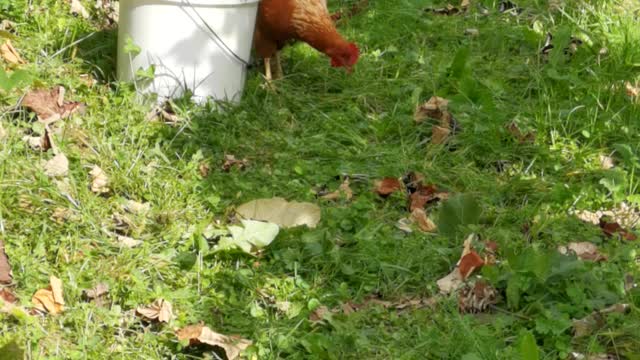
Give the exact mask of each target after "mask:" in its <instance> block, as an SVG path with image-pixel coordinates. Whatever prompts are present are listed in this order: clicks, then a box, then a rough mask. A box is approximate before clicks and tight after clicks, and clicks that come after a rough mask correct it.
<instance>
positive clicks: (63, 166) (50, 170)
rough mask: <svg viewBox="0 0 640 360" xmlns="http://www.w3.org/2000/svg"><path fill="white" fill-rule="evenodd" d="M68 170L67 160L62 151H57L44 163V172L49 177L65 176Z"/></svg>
mask: <svg viewBox="0 0 640 360" xmlns="http://www.w3.org/2000/svg"><path fill="white" fill-rule="evenodd" d="M68 172H69V160H68V159H67V157H66V156H65V155H64V154H63V153H59V154H58V155H56V156H54V157H53V158H51V160H49V161H47V162H46V163H45V164H44V173H45V174H46V175H47V176H49V177H62V176H66V175H67V173H68Z"/></svg>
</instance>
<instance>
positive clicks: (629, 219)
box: [571, 202, 640, 229]
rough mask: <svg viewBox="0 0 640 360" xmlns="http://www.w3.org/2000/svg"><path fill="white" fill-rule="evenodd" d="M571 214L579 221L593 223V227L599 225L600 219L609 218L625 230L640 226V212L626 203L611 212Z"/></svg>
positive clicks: (581, 211)
mask: <svg viewBox="0 0 640 360" xmlns="http://www.w3.org/2000/svg"><path fill="white" fill-rule="evenodd" d="M571 213H572V214H573V215H575V216H576V217H577V218H578V219H580V220H582V221H584V222H587V223H591V224H593V225H599V224H600V219H602V218H603V217H608V218H609V219H610V220H611V222H616V223H618V224H619V225H620V226H622V227H623V228H630V229H631V228H635V227H636V226H637V225H638V224H640V211H638V210H637V209H636V208H634V207H632V206H629V205H628V204H627V203H625V202H622V203H620V204H619V205H618V207H616V208H613V209H610V210H605V209H600V210H598V211H590V210H576V211H572V212H571Z"/></svg>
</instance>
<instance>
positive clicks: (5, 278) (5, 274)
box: [0, 239, 13, 285]
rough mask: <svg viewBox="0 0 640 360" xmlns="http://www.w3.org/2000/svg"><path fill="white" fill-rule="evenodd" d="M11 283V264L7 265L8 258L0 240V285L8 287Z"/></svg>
mask: <svg viewBox="0 0 640 360" xmlns="http://www.w3.org/2000/svg"><path fill="white" fill-rule="evenodd" d="M12 281H13V276H12V275H11V263H9V256H7V253H6V252H5V247H4V242H3V241H2V239H0V284H3V285H8V284H11V282H12Z"/></svg>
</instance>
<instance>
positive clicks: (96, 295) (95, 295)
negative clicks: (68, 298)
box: [82, 283, 109, 307]
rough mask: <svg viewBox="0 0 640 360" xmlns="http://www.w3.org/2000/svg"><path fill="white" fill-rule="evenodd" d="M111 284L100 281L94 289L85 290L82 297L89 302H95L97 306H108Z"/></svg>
mask: <svg viewBox="0 0 640 360" xmlns="http://www.w3.org/2000/svg"><path fill="white" fill-rule="evenodd" d="M108 295H109V285H107V284H105V283H98V284H97V285H96V286H95V287H94V288H93V289H89V290H83V291H82V297H83V298H84V299H85V300H86V301H89V302H93V303H95V304H96V306H100V307H103V306H106V305H107V303H108Z"/></svg>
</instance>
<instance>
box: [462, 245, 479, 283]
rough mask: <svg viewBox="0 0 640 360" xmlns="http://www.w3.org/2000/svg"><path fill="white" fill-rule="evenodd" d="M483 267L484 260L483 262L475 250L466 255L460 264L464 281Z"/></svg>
mask: <svg viewBox="0 0 640 360" xmlns="http://www.w3.org/2000/svg"><path fill="white" fill-rule="evenodd" d="M482 265H484V260H482V258H481V257H480V255H478V253H477V252H475V251H474V250H471V251H470V252H469V253H468V254H466V255H464V256H463V257H462V258H461V259H460V264H459V265H458V269H459V270H460V276H461V277H462V280H464V279H466V278H468V277H469V275H471V273H473V271H474V270H476V269H479V268H480V267H482Z"/></svg>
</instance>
